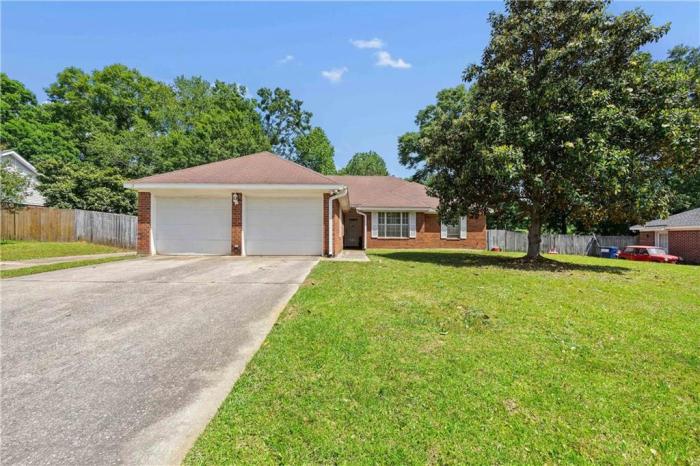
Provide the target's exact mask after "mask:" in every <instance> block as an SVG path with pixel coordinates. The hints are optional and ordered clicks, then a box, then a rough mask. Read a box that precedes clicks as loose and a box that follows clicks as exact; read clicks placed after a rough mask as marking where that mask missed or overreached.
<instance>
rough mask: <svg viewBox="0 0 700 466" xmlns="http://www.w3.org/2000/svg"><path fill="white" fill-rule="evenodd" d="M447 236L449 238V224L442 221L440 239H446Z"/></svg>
mask: <svg viewBox="0 0 700 466" xmlns="http://www.w3.org/2000/svg"><path fill="white" fill-rule="evenodd" d="M446 238H447V225H445V224H444V223H442V222H440V239H446Z"/></svg>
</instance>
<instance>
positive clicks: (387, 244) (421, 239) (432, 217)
mask: <svg viewBox="0 0 700 466" xmlns="http://www.w3.org/2000/svg"><path fill="white" fill-rule="evenodd" d="M365 234H366V235H367V248H389V249H404V248H405V249H419V248H465V249H486V217H484V216H483V215H482V216H480V217H478V218H467V237H466V239H442V238H440V220H439V219H438V216H437V214H425V213H422V212H417V213H416V237H415V238H406V239H382V238H372V215H371V214H370V213H367V230H366V232H365Z"/></svg>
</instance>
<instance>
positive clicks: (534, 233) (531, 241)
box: [526, 213, 542, 260]
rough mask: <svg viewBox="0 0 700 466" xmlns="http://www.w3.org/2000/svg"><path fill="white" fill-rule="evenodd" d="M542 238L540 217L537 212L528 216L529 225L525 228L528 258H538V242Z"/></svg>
mask: <svg viewBox="0 0 700 466" xmlns="http://www.w3.org/2000/svg"><path fill="white" fill-rule="evenodd" d="M541 240H542V218H541V217H540V214H539V213H533V214H532V215H531V216H530V226H529V227H528V229H527V256H526V257H527V258H528V259H530V260H535V259H539V258H540V257H542V256H540V242H541Z"/></svg>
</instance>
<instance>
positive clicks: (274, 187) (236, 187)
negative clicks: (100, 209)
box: [124, 183, 345, 191]
mask: <svg viewBox="0 0 700 466" xmlns="http://www.w3.org/2000/svg"><path fill="white" fill-rule="evenodd" d="M124 187H125V188H129V189H136V190H139V191H148V190H151V189H185V190H207V189H209V190H212V189H219V190H230V191H280V190H287V191H328V190H333V191H335V190H338V189H343V188H345V186H344V185H342V184H223V183H124Z"/></svg>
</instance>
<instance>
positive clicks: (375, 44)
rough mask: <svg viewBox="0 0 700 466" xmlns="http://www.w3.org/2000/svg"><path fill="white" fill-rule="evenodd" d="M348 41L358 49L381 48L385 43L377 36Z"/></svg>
mask: <svg viewBox="0 0 700 466" xmlns="http://www.w3.org/2000/svg"><path fill="white" fill-rule="evenodd" d="M350 43H351V44H352V45H354V46H355V47H357V48H358V49H381V48H383V47H384V46H385V45H386V44H385V43H384V41H382V40H381V39H378V38H376V37H375V38H374V39H369V40H363V39H357V40H353V39H350Z"/></svg>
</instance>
